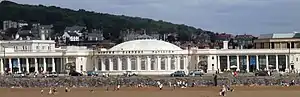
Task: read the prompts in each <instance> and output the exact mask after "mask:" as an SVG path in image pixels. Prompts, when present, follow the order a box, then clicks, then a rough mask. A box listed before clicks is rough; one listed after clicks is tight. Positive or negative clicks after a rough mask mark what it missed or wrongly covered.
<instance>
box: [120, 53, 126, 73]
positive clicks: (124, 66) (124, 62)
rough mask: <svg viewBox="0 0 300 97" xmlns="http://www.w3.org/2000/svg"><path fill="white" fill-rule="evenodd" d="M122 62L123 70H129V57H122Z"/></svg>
mask: <svg viewBox="0 0 300 97" xmlns="http://www.w3.org/2000/svg"><path fill="white" fill-rule="evenodd" d="M121 61H122V70H127V57H126V56H122V57H121Z"/></svg>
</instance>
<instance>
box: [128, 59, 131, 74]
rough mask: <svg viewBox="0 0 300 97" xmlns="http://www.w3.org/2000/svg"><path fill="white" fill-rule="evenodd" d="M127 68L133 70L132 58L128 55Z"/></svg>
mask: <svg viewBox="0 0 300 97" xmlns="http://www.w3.org/2000/svg"><path fill="white" fill-rule="evenodd" d="M127 70H128V71H131V60H130V58H129V57H127Z"/></svg>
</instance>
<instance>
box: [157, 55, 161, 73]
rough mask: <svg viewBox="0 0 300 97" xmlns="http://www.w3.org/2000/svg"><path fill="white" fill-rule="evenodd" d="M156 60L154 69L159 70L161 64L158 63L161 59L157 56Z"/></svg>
mask: <svg viewBox="0 0 300 97" xmlns="http://www.w3.org/2000/svg"><path fill="white" fill-rule="evenodd" d="M156 60H157V62H156V64H157V68H156V70H158V71H160V70H161V64H160V63H161V59H160V57H159V56H157V57H156Z"/></svg>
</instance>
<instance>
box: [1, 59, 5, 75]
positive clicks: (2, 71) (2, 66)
mask: <svg viewBox="0 0 300 97" xmlns="http://www.w3.org/2000/svg"><path fill="white" fill-rule="evenodd" d="M3 60H5V59H2V58H1V60H0V61H1V63H0V73H1V74H4V65H3V64H4V63H3Z"/></svg>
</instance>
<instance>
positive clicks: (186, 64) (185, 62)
mask: <svg viewBox="0 0 300 97" xmlns="http://www.w3.org/2000/svg"><path fill="white" fill-rule="evenodd" d="M188 57H189V56H184V64H183V70H188V65H189V60H188V59H189V58H188Z"/></svg>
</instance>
